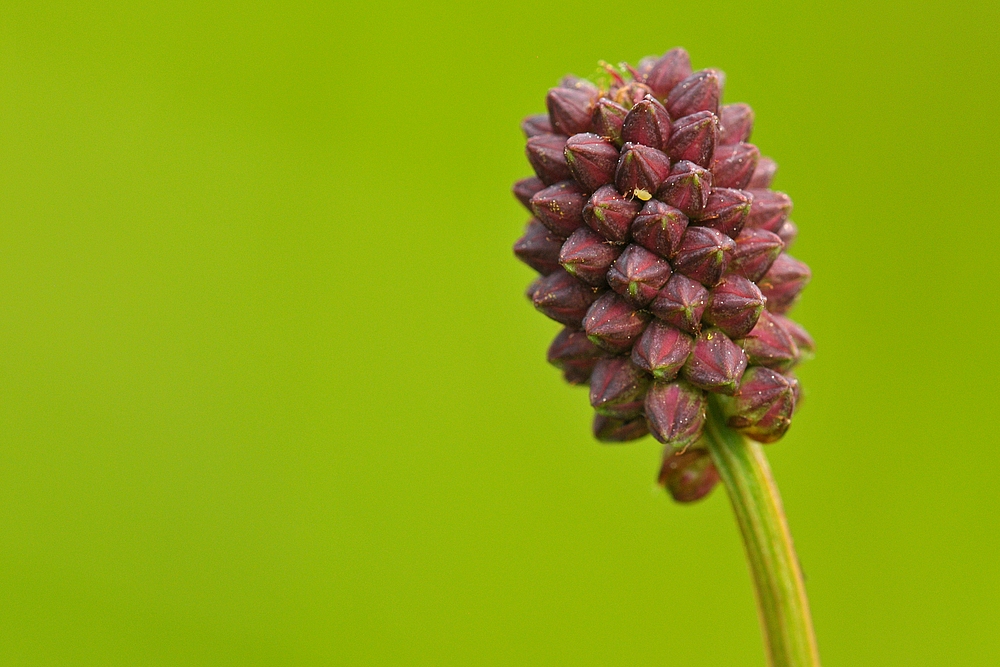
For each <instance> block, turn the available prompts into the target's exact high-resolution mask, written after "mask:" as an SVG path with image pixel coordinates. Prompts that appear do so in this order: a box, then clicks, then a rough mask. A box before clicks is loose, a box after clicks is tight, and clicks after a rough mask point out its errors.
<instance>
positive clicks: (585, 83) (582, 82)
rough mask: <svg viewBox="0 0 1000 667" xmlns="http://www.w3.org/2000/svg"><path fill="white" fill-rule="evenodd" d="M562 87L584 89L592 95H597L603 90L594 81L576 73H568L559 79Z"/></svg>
mask: <svg viewBox="0 0 1000 667" xmlns="http://www.w3.org/2000/svg"><path fill="white" fill-rule="evenodd" d="M559 87H560V88H569V89H571V90H582V91H584V92H586V93H588V94H590V95H594V96H597V95H598V94H599V93H600V92H601V91H600V89H599V88H598V87H597V85H596V84H594V82H593V81H590V80H588V79H584V78H582V77H579V76H577V75H575V74H567V75H566V76H564V77H563V78H562V79H560V80H559Z"/></svg>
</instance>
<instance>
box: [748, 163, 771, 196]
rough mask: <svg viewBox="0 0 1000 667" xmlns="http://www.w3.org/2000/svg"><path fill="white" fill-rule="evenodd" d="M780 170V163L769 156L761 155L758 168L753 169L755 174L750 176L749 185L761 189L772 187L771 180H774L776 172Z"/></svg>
mask: <svg viewBox="0 0 1000 667" xmlns="http://www.w3.org/2000/svg"><path fill="white" fill-rule="evenodd" d="M776 171H778V163H777V162H775V161H774V160H772V159H771V158H769V157H766V156H761V158H760V159H759V160H758V161H757V168H756V169H754V170H753V176H751V177H750V182H749V183H747V187H748V188H751V189H754V190H756V189H761V190H763V189H764V188H769V187H771V181H773V180H774V173H775V172H776Z"/></svg>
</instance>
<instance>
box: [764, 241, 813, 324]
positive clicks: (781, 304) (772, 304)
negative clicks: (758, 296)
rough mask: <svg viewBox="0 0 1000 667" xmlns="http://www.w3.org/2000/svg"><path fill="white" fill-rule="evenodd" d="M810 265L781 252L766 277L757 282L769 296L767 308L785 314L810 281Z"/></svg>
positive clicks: (765, 294)
mask: <svg viewBox="0 0 1000 667" xmlns="http://www.w3.org/2000/svg"><path fill="white" fill-rule="evenodd" d="M810 278H812V273H811V272H810V271H809V267H808V266H806V265H805V264H803V263H802V262H800V261H799V260H797V259H795V258H794V257H792V256H791V255H788V254H787V253H781V254H780V255H778V258H777V259H776V260H774V264H772V265H771V268H770V269H768V270H767V273H765V274H764V277H763V278H761V279H760V280H759V281H758V282H757V286H758V287H760V291H761V292H763V293H764V296H765V297H767V309H768V310H769V311H771V312H772V313H777V314H778V315H784V314H785V313H786V312H788V310H789V309H790V308H791V307H792V306H794V305H795V301H796V300H797V299H798V298H799V293H800V292H802V288H803V287H805V286H806V284H808V283H809V279H810Z"/></svg>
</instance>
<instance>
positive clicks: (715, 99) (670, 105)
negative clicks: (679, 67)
mask: <svg viewBox="0 0 1000 667" xmlns="http://www.w3.org/2000/svg"><path fill="white" fill-rule="evenodd" d="M721 98H722V78H721V76H720V72H718V71H716V70H714V69H703V70H701V71H699V72H695V73H694V74H691V75H690V76H688V77H686V78H685V79H684V80H683V81H681V82H680V83H678V84H677V85H676V86H674V87H673V89H672V90H671V91H670V94H669V95H667V100H666V104H665V105H664V106H666V107H667V111H669V112H670V117H671V118H680V117H681V116H688V115H690V114H693V113H697V112H699V111H711V112H712V113H713V114H715V115H716V116H718V115H719V100H720V99H721Z"/></svg>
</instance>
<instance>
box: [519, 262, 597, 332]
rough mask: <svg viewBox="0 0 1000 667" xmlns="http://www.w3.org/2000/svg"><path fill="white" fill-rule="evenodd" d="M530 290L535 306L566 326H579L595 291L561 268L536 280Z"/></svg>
mask: <svg viewBox="0 0 1000 667" xmlns="http://www.w3.org/2000/svg"><path fill="white" fill-rule="evenodd" d="M533 284H534V289H533V290H532V291H531V293H530V296H531V301H532V303H534V304H535V308H537V309H538V310H540V311H541V312H542V313H544V314H545V315H546V316H548V317H550V318H552V319H553V320H555V321H556V322H559V323H560V324H565V325H566V326H571V327H577V328H579V327H580V326H581V323H582V322H583V318H584V316H585V315H586V314H587V310H588V309H589V308H590V304H592V303H594V301H595V300H596V299H597V293H596V292H595V291H594V290H593V289H591V288H590V287H587V286H586V285H584V284H583V283H581V282H580V281H579V280H577V279H576V278H574V277H573V276H571V275H569V274H568V273H566V272H565V271H563V270H558V271H553V272H552V273H550V274H549V275H547V276H545V277H543V278H541V279H540V280H538V281H536V282H535V283H533Z"/></svg>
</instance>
